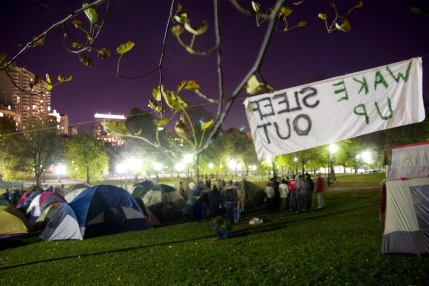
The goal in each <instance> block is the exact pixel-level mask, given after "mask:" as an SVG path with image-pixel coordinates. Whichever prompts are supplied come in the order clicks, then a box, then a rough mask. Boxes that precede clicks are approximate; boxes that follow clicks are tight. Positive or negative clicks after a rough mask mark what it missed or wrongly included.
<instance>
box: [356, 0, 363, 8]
mask: <svg viewBox="0 0 429 286" xmlns="http://www.w3.org/2000/svg"><path fill="white" fill-rule="evenodd" d="M362 7H363V1H359V3H357V4H356V6H355V8H362Z"/></svg>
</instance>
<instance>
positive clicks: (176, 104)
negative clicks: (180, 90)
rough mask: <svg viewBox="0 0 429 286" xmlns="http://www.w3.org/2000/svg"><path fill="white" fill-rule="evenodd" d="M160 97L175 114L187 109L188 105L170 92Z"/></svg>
mask: <svg viewBox="0 0 429 286" xmlns="http://www.w3.org/2000/svg"><path fill="white" fill-rule="evenodd" d="M162 95H163V97H164V100H165V102H166V103H167V105H168V106H169V107H170V108H171V109H172V110H173V111H175V112H177V111H180V110H183V109H185V108H187V107H188V104H187V103H186V102H185V101H184V100H183V99H182V98H181V97H180V96H178V95H177V94H176V93H174V92H172V91H165V92H164V93H163V94H162Z"/></svg>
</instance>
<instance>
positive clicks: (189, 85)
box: [185, 80, 201, 90]
mask: <svg viewBox="0 0 429 286" xmlns="http://www.w3.org/2000/svg"><path fill="white" fill-rule="evenodd" d="M185 89H187V90H200V89H201V87H200V85H199V84H198V83H197V82H196V81H195V80H188V81H187V82H186V86H185Z"/></svg>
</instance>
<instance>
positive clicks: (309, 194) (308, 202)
mask: <svg viewBox="0 0 429 286" xmlns="http://www.w3.org/2000/svg"><path fill="white" fill-rule="evenodd" d="M305 181H306V193H305V210H309V209H311V206H312V199H313V192H314V182H313V180H312V179H311V174H309V173H306V174H305Z"/></svg>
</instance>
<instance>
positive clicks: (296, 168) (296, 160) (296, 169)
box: [293, 157, 298, 175]
mask: <svg viewBox="0 0 429 286" xmlns="http://www.w3.org/2000/svg"><path fill="white" fill-rule="evenodd" d="M293 160H294V161H295V175H298V158H297V157H295V159H293Z"/></svg>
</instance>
